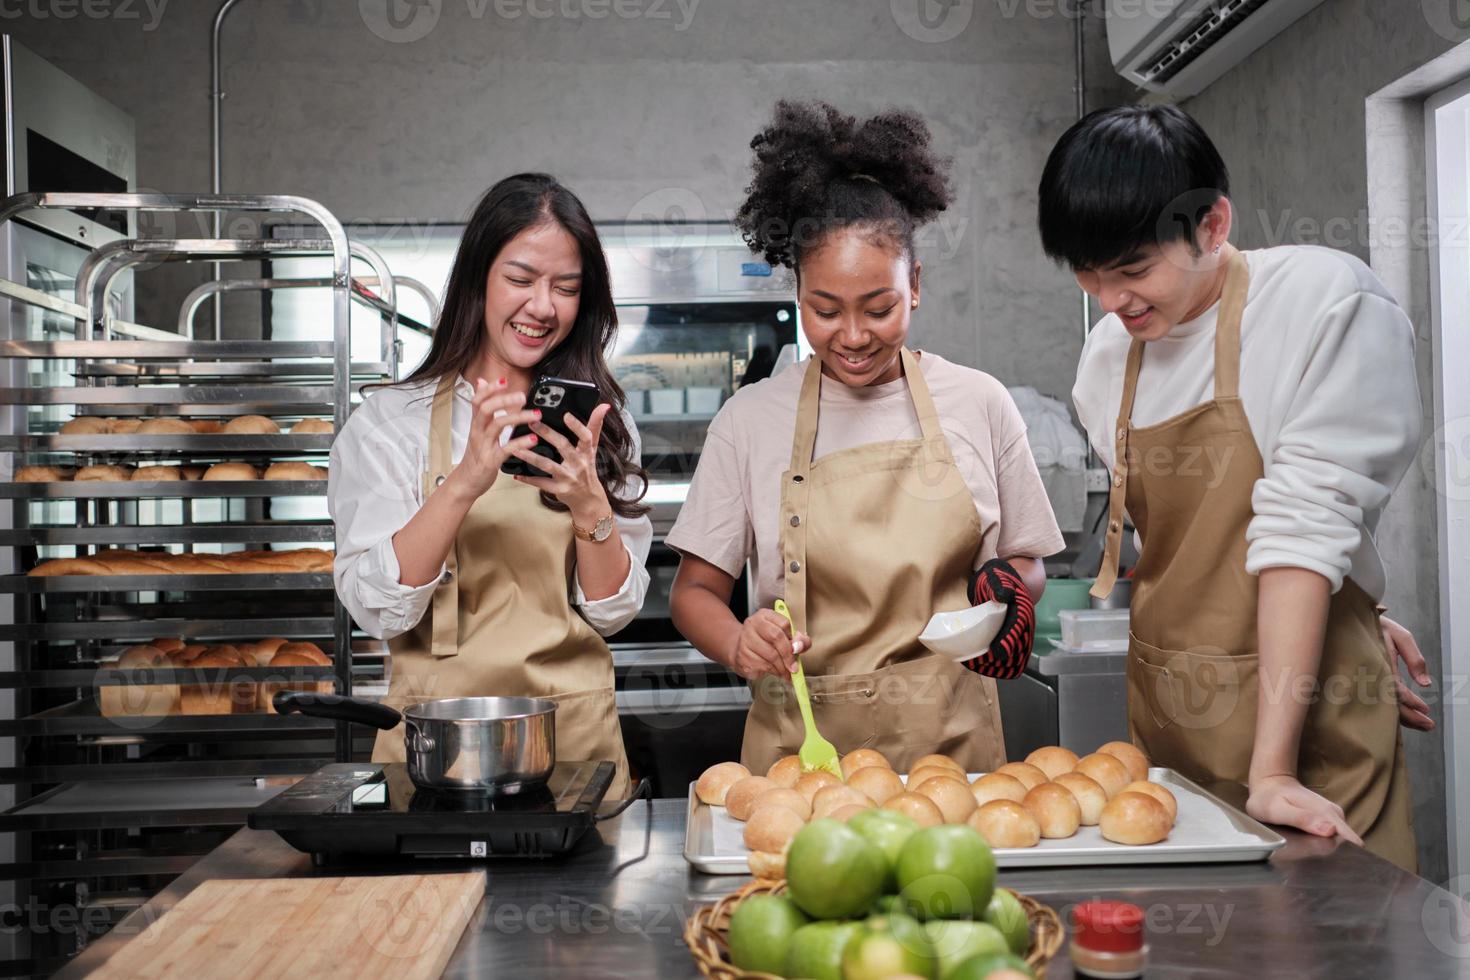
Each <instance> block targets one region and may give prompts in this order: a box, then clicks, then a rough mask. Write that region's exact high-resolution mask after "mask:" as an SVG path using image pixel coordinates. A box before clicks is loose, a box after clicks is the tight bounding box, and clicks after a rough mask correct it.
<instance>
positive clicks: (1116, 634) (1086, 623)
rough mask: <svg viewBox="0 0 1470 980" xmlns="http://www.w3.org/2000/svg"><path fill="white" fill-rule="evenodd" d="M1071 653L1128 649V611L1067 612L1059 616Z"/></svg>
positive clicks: (1075, 610)
mask: <svg viewBox="0 0 1470 980" xmlns="http://www.w3.org/2000/svg"><path fill="white" fill-rule="evenodd" d="M1057 622H1058V624H1060V626H1061V632H1062V646H1063V648H1065V649H1067V650H1083V651H1098V652H1113V651H1118V650H1126V649H1127V648H1128V610H1126V609H1063V610H1061V611H1060V612H1059V613H1057Z"/></svg>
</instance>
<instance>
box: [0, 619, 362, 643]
mask: <svg viewBox="0 0 1470 980" xmlns="http://www.w3.org/2000/svg"><path fill="white" fill-rule="evenodd" d="M335 625H336V624H335V620H334V619H333V618H332V617H331V616H316V617H311V616H298V617H294V618H279V617H276V618H258V619H257V618H249V617H242V618H240V619H127V620H117V619H103V618H95V619H92V620H88V621H84V622H41V623H15V624H0V640H31V641H38V640H39V641H46V640H51V641H66V640H119V641H127V640H150V639H152V638H153V637H155V636H180V637H183V638H184V639H186V640H196V641H197V640H203V639H206V638H215V639H218V638H222V637H240V636H252V635H255V636H297V637H302V636H331V635H332V631H333V629H335Z"/></svg>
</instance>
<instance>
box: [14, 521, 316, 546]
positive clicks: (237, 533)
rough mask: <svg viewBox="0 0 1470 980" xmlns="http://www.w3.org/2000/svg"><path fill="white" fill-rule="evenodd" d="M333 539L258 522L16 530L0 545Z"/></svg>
mask: <svg viewBox="0 0 1470 980" xmlns="http://www.w3.org/2000/svg"><path fill="white" fill-rule="evenodd" d="M334 539H335V528H333V527H332V524H331V522H330V521H271V520H265V521H261V522H260V523H259V524H244V523H237V522H230V523H224V522H218V523H216V522H210V523H208V524H146V525H145V524H109V525H105V526H103V525H93V526H82V527H52V526H47V527H19V528H9V529H5V530H0V545H7V544H8V545H17V544H18V545H27V544H33V545H63V544H202V543H208V542H217V543H220V544H225V543H229V544H255V543H260V542H267V541H270V542H298V541H313V542H325V541H332V540H334Z"/></svg>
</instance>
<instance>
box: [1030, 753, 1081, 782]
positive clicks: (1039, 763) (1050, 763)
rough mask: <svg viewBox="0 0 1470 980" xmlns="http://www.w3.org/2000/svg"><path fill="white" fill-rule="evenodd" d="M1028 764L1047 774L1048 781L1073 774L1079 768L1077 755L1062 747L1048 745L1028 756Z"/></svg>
mask: <svg viewBox="0 0 1470 980" xmlns="http://www.w3.org/2000/svg"><path fill="white" fill-rule="evenodd" d="M1026 764H1027V765H1032V766H1035V767H1036V768H1037V769H1040V770H1041V771H1042V772H1044V773H1046V778H1047V779H1056V778H1057V777H1058V776H1060V775H1061V774H1062V773H1064V772H1071V771H1072V770H1073V769H1075V768H1076V767H1077V753H1076V752H1073V751H1072V750H1071V749H1064V748H1062V747H1061V746H1060V745H1048V746H1045V747H1044V748H1040V749H1037V750H1036V751H1035V752H1032V753H1031V754H1030V755H1028V756H1027V757H1026Z"/></svg>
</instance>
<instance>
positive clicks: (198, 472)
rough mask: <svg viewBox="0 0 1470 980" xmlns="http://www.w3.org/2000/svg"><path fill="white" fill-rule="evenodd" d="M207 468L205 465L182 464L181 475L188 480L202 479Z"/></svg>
mask: <svg viewBox="0 0 1470 980" xmlns="http://www.w3.org/2000/svg"><path fill="white" fill-rule="evenodd" d="M205 469H206V467H203V466H180V467H179V475H180V476H182V477H183V478H184V479H186V480H202V479H204V472H205Z"/></svg>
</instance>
